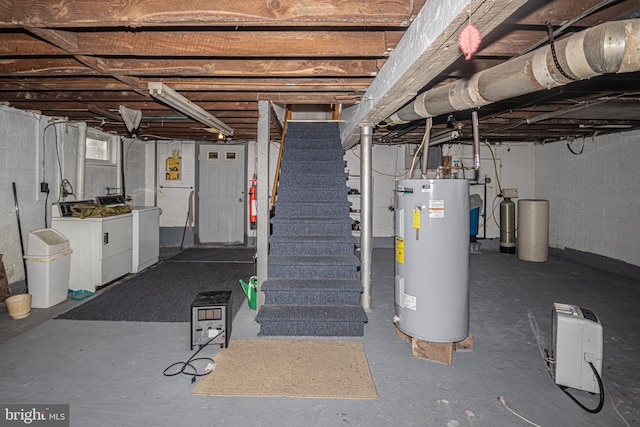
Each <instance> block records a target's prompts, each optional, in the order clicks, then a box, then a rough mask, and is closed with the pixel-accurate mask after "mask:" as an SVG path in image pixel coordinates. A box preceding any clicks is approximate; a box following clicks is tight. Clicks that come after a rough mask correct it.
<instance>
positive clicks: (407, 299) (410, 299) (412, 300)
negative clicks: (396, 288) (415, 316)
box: [404, 294, 416, 310]
mask: <svg viewBox="0 0 640 427" xmlns="http://www.w3.org/2000/svg"><path fill="white" fill-rule="evenodd" d="M404 308H408V309H409V310H415V309H416V297H414V296H413V295H409V294H404Z"/></svg>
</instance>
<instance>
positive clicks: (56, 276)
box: [24, 228, 73, 308]
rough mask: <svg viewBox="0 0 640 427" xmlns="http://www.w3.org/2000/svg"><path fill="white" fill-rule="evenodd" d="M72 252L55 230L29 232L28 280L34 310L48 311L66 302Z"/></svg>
mask: <svg viewBox="0 0 640 427" xmlns="http://www.w3.org/2000/svg"><path fill="white" fill-rule="evenodd" d="M72 252H73V251H72V250H71V248H70V245H69V239H67V238H66V237H65V236H64V235H63V234H61V233H60V232H58V231H56V230H54V229H52V228H44V229H42V230H35V231H31V232H30V233H29V240H28V244H27V255H25V256H24V259H25V261H26V264H27V278H28V285H29V293H30V294H31V295H32V300H31V307H32V308H49V307H53V306H54V305H56V304H60V303H61V302H63V301H65V300H66V299H67V292H68V289H69V269H70V265H71V253H72Z"/></svg>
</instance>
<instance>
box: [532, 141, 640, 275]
mask: <svg viewBox="0 0 640 427" xmlns="http://www.w3.org/2000/svg"><path fill="white" fill-rule="evenodd" d="M583 144H584V148H583ZM570 147H571V148H572V149H573V150H574V151H575V152H576V153H580V154H578V155H574V154H573V153H571V152H570V151H569V149H568V147H567V142H566V141H562V142H557V143H551V144H545V145H536V146H535V162H536V169H535V177H536V196H537V197H539V198H542V199H548V200H549V245H550V246H551V247H553V248H558V249H575V250H578V251H582V252H588V253H592V254H597V255H602V256H604V257H608V258H613V259H616V260H620V261H624V262H626V263H629V264H632V265H635V266H640V196H639V195H640V170H639V169H638V167H637V166H638V165H637V164H638V160H640V131H631V132H621V133H614V134H609V135H599V136H596V137H594V138H585V139H582V138H580V139H578V140H575V141H573V142H571V143H570Z"/></svg>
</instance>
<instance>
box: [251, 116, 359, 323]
mask: <svg viewBox="0 0 640 427" xmlns="http://www.w3.org/2000/svg"><path fill="white" fill-rule="evenodd" d="M345 167H346V162H345V159H344V150H343V148H342V144H341V141H340V132H339V127H338V123H336V122H323V123H319V122H305V123H301V122H290V123H289V124H288V125H287V135H286V137H285V142H284V145H283V153H282V164H281V169H280V178H279V182H278V199H277V201H276V204H275V206H274V217H273V218H272V219H271V225H272V235H271V236H270V238H269V244H270V254H269V258H268V269H269V270H268V271H269V275H268V277H267V280H266V281H265V282H264V283H263V284H262V288H261V289H262V290H263V291H264V295H265V304H263V305H262V306H261V307H260V310H259V311H258V313H257V316H256V320H257V321H258V322H260V334H261V335H268V336H275V335H284V336H307V335H308V336H362V335H363V334H364V322H366V321H367V316H366V313H365V312H364V310H363V308H362V304H361V293H362V291H363V288H362V284H361V283H360V280H359V275H360V273H359V266H360V260H359V259H358V257H356V256H355V252H354V249H355V244H356V242H357V239H356V238H355V237H354V236H353V235H352V225H353V223H354V220H353V219H352V218H351V217H350V216H349V212H350V208H351V202H350V201H349V198H348V192H349V189H348V187H347V178H348V174H347V172H345Z"/></svg>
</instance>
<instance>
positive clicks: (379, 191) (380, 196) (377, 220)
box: [345, 145, 406, 239]
mask: <svg viewBox="0 0 640 427" xmlns="http://www.w3.org/2000/svg"><path fill="white" fill-rule="evenodd" d="M403 156H404V147H402V146H399V145H374V146H373V147H372V168H373V171H372V177H373V192H374V195H373V206H372V207H373V229H372V234H373V237H374V239H375V238H390V239H392V238H393V235H394V213H393V209H394V207H395V182H396V180H397V179H401V178H403V177H404V174H405V172H406V171H405V170H404V157H403ZM345 159H346V160H347V170H348V171H349V176H350V179H349V186H350V187H354V188H359V187H360V145H356V146H355V147H354V148H352V149H350V150H348V151H347V152H346V153H345ZM350 201H351V202H352V203H353V208H357V209H359V208H360V205H359V201H358V200H357V198H355V200H350Z"/></svg>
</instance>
